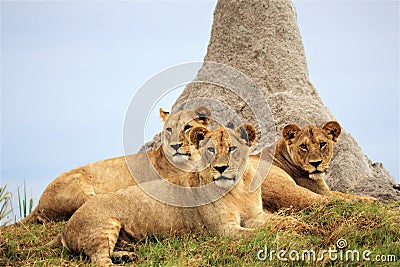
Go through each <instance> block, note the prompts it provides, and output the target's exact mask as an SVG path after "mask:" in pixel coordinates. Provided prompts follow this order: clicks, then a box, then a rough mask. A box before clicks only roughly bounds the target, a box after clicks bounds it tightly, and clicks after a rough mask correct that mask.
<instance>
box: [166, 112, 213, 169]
mask: <svg viewBox="0 0 400 267" xmlns="http://www.w3.org/2000/svg"><path fill="white" fill-rule="evenodd" d="M210 116H211V111H210V110H209V109H208V108H206V107H199V108H197V109H195V110H193V111H186V110H184V111H178V112H176V113H174V114H170V113H169V112H165V111H163V110H162V109H160V117H161V119H162V120H163V122H164V127H163V129H164V130H163V149H164V152H165V154H166V156H167V157H168V158H169V159H170V160H171V161H172V162H174V163H178V164H179V163H183V162H185V161H186V160H192V161H194V160H198V159H199V158H200V154H199V152H198V150H197V149H195V147H194V146H193V144H192V143H191V142H190V139H189V133H190V130H191V129H192V128H193V127H196V126H206V125H208V123H209V120H210Z"/></svg>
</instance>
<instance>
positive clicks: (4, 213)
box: [0, 186, 12, 226]
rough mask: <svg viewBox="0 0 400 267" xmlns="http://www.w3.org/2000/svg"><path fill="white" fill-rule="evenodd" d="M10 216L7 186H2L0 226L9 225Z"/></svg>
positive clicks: (0, 191) (0, 188)
mask: <svg viewBox="0 0 400 267" xmlns="http://www.w3.org/2000/svg"><path fill="white" fill-rule="evenodd" d="M11 214H12V208H11V193H10V192H9V191H8V190H7V186H2V187H0V226H5V225H7V224H8V223H10V221H11V219H10V216H11Z"/></svg>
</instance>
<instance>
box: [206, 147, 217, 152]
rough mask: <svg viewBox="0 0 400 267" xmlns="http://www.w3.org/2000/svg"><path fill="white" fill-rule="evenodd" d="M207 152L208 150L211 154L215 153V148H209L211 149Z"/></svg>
mask: <svg viewBox="0 0 400 267" xmlns="http://www.w3.org/2000/svg"><path fill="white" fill-rule="evenodd" d="M207 150H208V151H209V152H211V153H215V148H213V147H209V148H207Z"/></svg>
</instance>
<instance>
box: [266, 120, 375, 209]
mask: <svg viewBox="0 0 400 267" xmlns="http://www.w3.org/2000/svg"><path fill="white" fill-rule="evenodd" d="M340 133H341V127H340V125H339V123H337V122H335V121H330V122H327V123H325V124H324V125H323V126H322V127H317V126H306V127H304V128H300V127H299V126H297V125H294V124H290V125H287V126H285V127H284V128H283V130H282V136H283V138H282V139H281V140H279V141H278V142H277V143H276V145H275V154H274V158H273V162H272V167H271V170H270V172H269V174H268V175H267V177H266V178H265V180H264V182H263V184H262V199H263V205H264V207H265V208H266V209H268V210H272V211H274V210H278V209H280V208H286V207H293V208H297V209H304V208H306V207H308V206H310V205H312V204H316V203H321V202H324V201H326V200H327V199H329V198H331V197H335V196H336V197H339V198H346V199H356V200H361V201H372V200H374V199H373V198H369V197H359V196H352V195H349V194H344V193H341V192H335V191H330V189H329V187H328V185H327V184H326V183H325V179H324V175H325V171H326V170H327V168H328V165H329V162H330V161H331V159H332V155H333V147H334V145H335V143H336V142H337V140H338V137H339V135H340ZM264 152H265V153H266V155H267V156H268V154H270V153H269V152H268V150H265V151H264Z"/></svg>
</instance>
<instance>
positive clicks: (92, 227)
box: [52, 124, 275, 266]
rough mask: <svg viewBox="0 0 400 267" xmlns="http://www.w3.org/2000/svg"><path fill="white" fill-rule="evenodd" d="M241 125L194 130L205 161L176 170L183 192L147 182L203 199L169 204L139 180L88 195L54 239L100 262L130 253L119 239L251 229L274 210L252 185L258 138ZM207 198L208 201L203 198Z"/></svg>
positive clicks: (233, 233) (149, 184) (230, 233)
mask: <svg viewBox="0 0 400 267" xmlns="http://www.w3.org/2000/svg"><path fill="white" fill-rule="evenodd" d="M243 130H246V131H248V136H249V137H250V138H253V137H255V133H256V132H255V129H254V127H253V126H251V125H249V124H247V125H243V126H241V127H240V128H238V129H237V131H243ZM237 131H234V130H232V129H225V128H224V127H219V128H217V129H215V130H213V131H211V132H210V131H209V130H208V129H207V128H205V127H203V126H201V127H195V128H193V129H192V130H191V132H190V138H191V142H192V143H193V144H196V145H197V146H198V148H199V150H200V155H201V160H202V161H204V162H207V164H206V168H204V169H202V170H201V171H198V172H186V173H185V174H184V175H183V174H182V173H177V175H179V176H180V179H179V186H180V187H181V188H185V190H186V193H185V194H178V193H177V192H178V191H176V190H178V189H177V188H173V189H171V191H170V190H168V188H166V187H164V184H163V183H162V181H160V180H159V181H150V182H145V184H146V185H147V188H153V189H159V190H161V191H162V192H163V193H164V194H166V195H174V196H175V197H177V198H183V199H185V200H190V199H197V200H198V201H199V202H198V203H199V204H200V205H193V206H190V207H182V206H175V205H170V204H169V203H164V202H161V201H159V200H158V199H156V198H154V197H153V196H151V195H149V194H148V193H147V192H145V191H144V190H142V188H141V187H140V186H138V185H136V186H130V187H128V188H126V189H122V190H119V191H117V192H112V193H109V194H104V195H98V196H95V197H93V198H91V199H90V200H89V201H87V202H86V203H85V204H84V205H83V206H82V207H80V208H79V209H78V210H77V211H76V212H75V213H74V214H73V216H72V217H71V218H70V220H69V221H68V222H67V224H66V226H65V229H64V230H63V231H62V232H61V234H60V235H59V236H58V237H57V238H56V239H55V240H54V241H53V244H52V245H53V246H54V245H61V244H62V245H63V246H64V247H66V248H67V249H68V250H70V251H73V252H76V253H80V254H85V255H87V256H88V257H89V258H90V260H91V261H92V262H93V263H95V264H97V265H100V266H109V265H112V261H111V259H110V255H116V254H117V255H119V256H121V255H129V253H125V252H113V251H114V248H115V246H116V243H117V241H122V240H124V241H132V240H135V239H136V240H137V239H140V238H143V237H144V236H146V235H160V234H171V233H173V234H180V233H188V232H197V231H199V230H201V229H205V230H206V231H209V232H210V233H213V234H218V235H227V236H240V235H248V234H250V233H252V232H253V231H254V230H255V228H256V227H259V226H262V225H263V224H265V223H266V222H267V221H268V220H269V219H273V218H274V216H275V215H272V214H267V213H265V212H264V211H263V207H262V202H261V191H260V187H258V189H257V190H255V191H253V192H250V191H249V184H250V182H251V179H252V178H253V176H254V175H257V174H256V169H255V168H254V167H253V165H254V164H248V160H249V158H248V154H249V151H250V146H251V144H252V142H253V141H254V140H253V139H251V140H249V138H245V139H243V134H238V133H237ZM250 160H254V159H250ZM163 164H170V163H169V162H168V161H165V162H163ZM172 170H173V169H170V171H172ZM166 174H167V175H171V174H170V173H166ZM196 190H198V191H196ZM204 200H206V201H207V202H206V203H205V204H202V203H204Z"/></svg>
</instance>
